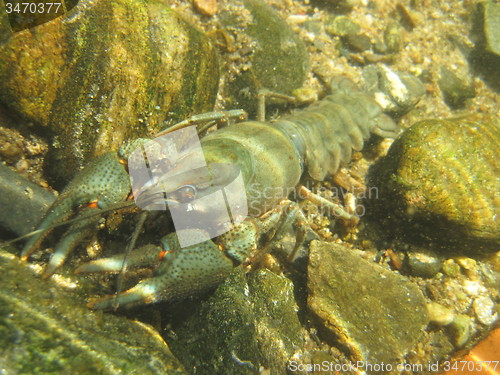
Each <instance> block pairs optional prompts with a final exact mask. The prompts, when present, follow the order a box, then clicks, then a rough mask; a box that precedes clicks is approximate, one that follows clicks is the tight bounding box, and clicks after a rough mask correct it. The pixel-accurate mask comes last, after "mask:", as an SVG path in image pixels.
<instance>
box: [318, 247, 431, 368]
mask: <svg viewBox="0 0 500 375" xmlns="http://www.w3.org/2000/svg"><path fill="white" fill-rule="evenodd" d="M308 287H309V292H310V294H309V300H308V305H309V309H310V310H311V311H312V312H313V313H314V314H315V315H316V316H317V317H318V319H319V321H320V324H321V325H322V326H323V327H324V328H325V329H326V330H327V332H329V334H330V335H333V336H334V337H335V339H336V340H338V342H340V344H341V345H342V347H345V348H347V350H348V351H349V353H350V355H351V357H352V358H351V360H352V361H354V362H357V361H362V362H363V363H365V364H366V363H379V364H380V363H382V362H384V363H386V364H389V363H391V364H393V365H395V364H398V363H403V362H404V360H403V357H404V355H405V354H406V353H408V351H409V350H411V349H412V348H413V347H414V345H415V344H416V343H417V341H418V339H419V338H420V336H421V335H422V333H423V330H424V328H425V327H426V325H427V323H428V322H429V319H428V313H427V307H426V303H425V299H424V297H423V295H422V293H421V292H420V290H419V289H418V287H417V286H416V285H414V284H412V283H411V282H410V281H409V280H407V279H406V278H404V277H402V276H401V275H399V274H397V273H395V272H391V271H388V270H386V269H385V268H383V267H381V266H379V265H377V264H375V263H370V262H367V261H366V260H364V259H362V258H361V257H360V256H359V255H357V254H356V253H355V252H354V251H353V250H350V249H345V248H343V247H342V246H340V245H336V244H332V243H326V242H319V241H313V242H312V243H311V247H310V256H309V269H308Z"/></svg>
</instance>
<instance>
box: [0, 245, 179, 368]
mask: <svg viewBox="0 0 500 375" xmlns="http://www.w3.org/2000/svg"><path fill="white" fill-rule="evenodd" d="M59 280H60V282H62V280H63V279H62V278H59ZM0 284H1V285H2V287H1V289H0V348H1V349H0V364H1V367H2V370H3V371H4V372H5V373H7V374H38V375H43V374H80V375H84V374H89V375H90V374H118V373H123V374H157V375H160V374H172V375H182V374H186V372H185V370H184V369H183V368H182V365H181V364H180V363H179V361H178V360H177V359H175V357H174V356H173V355H172V353H171V352H170V350H169V348H168V346H167V345H166V344H165V342H164V341H163V340H162V339H161V337H160V336H159V335H158V333H156V332H155V331H154V330H153V329H152V328H150V327H149V326H147V325H145V324H142V323H137V322H131V321H129V320H127V319H126V318H123V317H116V316H114V315H112V314H103V313H102V312H94V311H91V310H90V309H89V308H88V307H87V306H85V303H84V299H83V298H82V297H79V296H78V294H79V293H78V292H77V290H80V291H81V285H78V286H77V289H72V290H69V291H68V290H64V289H63V287H62V286H61V285H60V284H59V285H58V284H57V283H56V282H54V281H52V280H41V279H40V277H39V276H37V275H35V273H34V272H33V271H32V270H31V269H29V268H28V266H27V265H26V264H24V263H22V262H21V261H19V259H18V258H17V257H15V256H14V255H11V254H9V253H6V252H5V251H3V250H0ZM65 285H66V287H68V286H69V285H70V283H69V282H66V284H65Z"/></svg>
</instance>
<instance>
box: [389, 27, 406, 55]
mask: <svg viewBox="0 0 500 375" xmlns="http://www.w3.org/2000/svg"><path fill="white" fill-rule="evenodd" d="M384 43H385V45H386V46H387V52H388V53H397V52H399V51H400V50H401V48H402V47H403V30H402V29H401V28H400V27H399V26H398V24H397V23H396V22H389V23H388V24H387V26H386V27H385V30H384Z"/></svg>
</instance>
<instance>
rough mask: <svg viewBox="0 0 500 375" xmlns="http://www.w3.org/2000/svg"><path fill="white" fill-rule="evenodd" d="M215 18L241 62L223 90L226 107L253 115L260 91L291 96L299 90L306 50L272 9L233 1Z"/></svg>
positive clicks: (249, 0)
mask: <svg viewBox="0 0 500 375" xmlns="http://www.w3.org/2000/svg"><path fill="white" fill-rule="evenodd" d="M219 17H220V20H221V24H222V26H223V28H224V29H225V32H227V33H228V34H229V35H232V36H234V38H235V40H236V47H235V48H236V49H237V51H236V54H237V55H239V59H240V60H241V62H240V64H239V65H240V66H239V71H238V72H236V74H235V77H234V78H233V79H232V80H231V81H230V82H228V83H227V86H226V90H225V91H227V92H225V94H224V96H225V97H227V107H229V108H242V109H244V110H246V111H248V112H250V113H253V112H254V111H255V109H256V103H257V100H256V98H257V93H258V91H259V90H260V89H268V90H271V91H273V92H277V93H279V94H287V95H291V94H292V91H293V90H295V89H297V88H300V87H301V86H302V83H303V82H304V80H305V78H306V74H307V71H308V68H309V60H308V56H307V50H306V47H305V45H304V43H303V42H302V40H301V39H300V38H299V37H298V36H297V35H296V34H295V33H294V32H293V31H292V30H291V29H290V27H289V26H288V24H287V23H286V22H285V20H283V19H282V18H281V17H280V16H279V15H278V14H277V12H276V11H275V10H274V9H272V8H271V7H270V6H269V5H267V4H266V3H264V2H263V1H261V0H237V1H232V2H231V5H230V6H229V7H226V8H225V9H223V10H221V11H220V12H219Z"/></svg>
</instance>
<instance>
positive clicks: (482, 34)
mask: <svg viewBox="0 0 500 375" xmlns="http://www.w3.org/2000/svg"><path fill="white" fill-rule="evenodd" d="M477 13H478V14H477V15H476V23H477V24H476V25H475V29H476V30H475V31H476V33H477V34H479V35H478V36H477V38H478V46H479V47H480V49H483V50H485V51H487V52H489V53H492V54H494V55H497V56H499V57H500V4H498V3H496V2H492V1H484V2H480V3H478V4H477Z"/></svg>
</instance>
